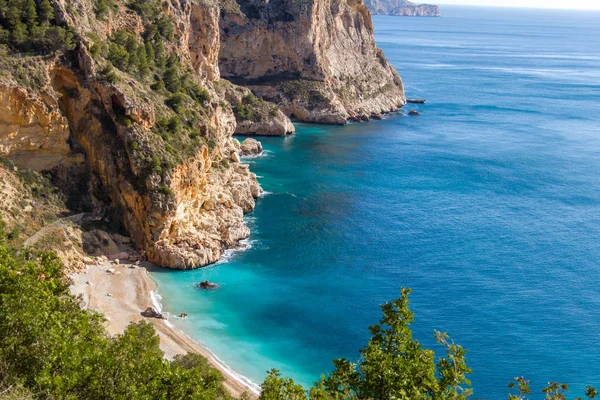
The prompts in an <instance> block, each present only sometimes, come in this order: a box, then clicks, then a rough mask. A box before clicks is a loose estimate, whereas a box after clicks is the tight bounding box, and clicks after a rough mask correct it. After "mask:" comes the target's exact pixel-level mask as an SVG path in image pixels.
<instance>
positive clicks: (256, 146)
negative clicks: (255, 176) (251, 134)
mask: <svg viewBox="0 0 600 400" xmlns="http://www.w3.org/2000/svg"><path fill="white" fill-rule="evenodd" d="M240 149H241V151H242V155H243V156H256V155H258V154H260V153H261V152H262V150H263V148H262V145H261V144H260V142H259V141H258V140H256V139H252V138H247V139H246V140H244V141H243V142H242V146H241V147H240Z"/></svg>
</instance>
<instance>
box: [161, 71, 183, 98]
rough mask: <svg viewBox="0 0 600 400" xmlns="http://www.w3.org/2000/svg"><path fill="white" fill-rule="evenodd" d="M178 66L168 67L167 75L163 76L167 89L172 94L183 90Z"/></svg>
mask: <svg viewBox="0 0 600 400" xmlns="http://www.w3.org/2000/svg"><path fill="white" fill-rule="evenodd" d="M178 70H179V69H178V66H177V65H172V66H170V67H167V69H166V71H165V73H164V74H163V82H164V83H165V88H166V89H167V90H168V91H169V92H171V93H175V92H178V91H179V89H181V80H180V79H179V75H178Z"/></svg>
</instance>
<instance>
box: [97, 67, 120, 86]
mask: <svg viewBox="0 0 600 400" xmlns="http://www.w3.org/2000/svg"><path fill="white" fill-rule="evenodd" d="M98 80H100V81H101V82H105V83H109V84H114V83H117V82H119V76H118V75H117V73H116V72H115V70H114V69H113V66H112V64H110V63H109V64H106V66H104V67H103V68H102V69H101V70H100V74H99V75H98Z"/></svg>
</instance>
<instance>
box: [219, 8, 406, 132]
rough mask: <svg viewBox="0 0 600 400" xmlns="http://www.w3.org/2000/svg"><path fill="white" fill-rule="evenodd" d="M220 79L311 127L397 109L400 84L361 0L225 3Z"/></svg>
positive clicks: (400, 102) (402, 100)
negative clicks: (374, 35) (247, 90)
mask: <svg viewBox="0 0 600 400" xmlns="http://www.w3.org/2000/svg"><path fill="white" fill-rule="evenodd" d="M221 43H222V44H221V51H220V53H219V67H220V70H221V75H222V76H223V77H224V78H226V79H229V80H231V81H232V82H234V83H237V84H241V85H245V86H247V87H249V88H250V89H251V90H252V91H253V92H254V93H255V94H258V95H260V96H262V97H263V98H265V99H267V100H269V101H273V102H275V103H277V104H279V105H280V107H281V108H282V110H284V111H285V112H286V114H288V115H292V116H293V117H295V118H297V119H299V120H302V121H311V122H324V123H336V124H343V123H345V122H346V121H347V120H349V119H350V120H366V119H369V118H373V117H379V116H380V115H381V114H382V113H385V112H389V111H394V110H397V109H398V108H399V107H402V106H403V105H404V104H405V97H404V90H403V86H402V80H401V79H400V77H399V76H398V74H397V72H396V71H395V69H394V68H393V67H392V66H391V65H390V64H389V63H388V62H387V60H386V59H385V56H384V55H383V52H382V51H381V50H380V49H378V48H377V47H376V45H375V41H374V37H373V24H372V22H371V15H370V13H369V10H368V9H367V7H366V6H365V4H364V3H363V1H362V0H301V1H293V0H277V1H267V0H237V1H234V0H222V2H221Z"/></svg>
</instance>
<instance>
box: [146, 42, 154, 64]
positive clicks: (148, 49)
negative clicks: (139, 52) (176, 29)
mask: <svg viewBox="0 0 600 400" xmlns="http://www.w3.org/2000/svg"><path fill="white" fill-rule="evenodd" d="M145 47H146V59H147V60H148V64H149V65H153V64H154V47H152V44H151V43H150V42H146V44H145Z"/></svg>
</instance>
